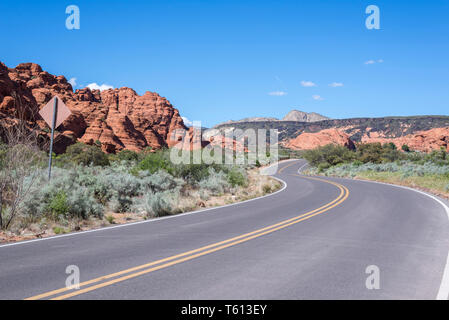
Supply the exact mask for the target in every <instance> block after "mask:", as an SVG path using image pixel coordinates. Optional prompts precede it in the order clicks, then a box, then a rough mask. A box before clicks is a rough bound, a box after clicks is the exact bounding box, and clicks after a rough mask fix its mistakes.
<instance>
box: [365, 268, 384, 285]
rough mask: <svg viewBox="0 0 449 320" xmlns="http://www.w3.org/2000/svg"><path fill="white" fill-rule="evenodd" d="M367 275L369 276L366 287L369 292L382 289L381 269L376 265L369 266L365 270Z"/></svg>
mask: <svg viewBox="0 0 449 320" xmlns="http://www.w3.org/2000/svg"><path fill="white" fill-rule="evenodd" d="M365 273H366V274H369V276H368V277H367V278H366V281H365V286H366V288H367V289H368V290H379V289H380V269H379V267H378V266H376V265H374V264H373V265H369V266H367V267H366V269H365Z"/></svg>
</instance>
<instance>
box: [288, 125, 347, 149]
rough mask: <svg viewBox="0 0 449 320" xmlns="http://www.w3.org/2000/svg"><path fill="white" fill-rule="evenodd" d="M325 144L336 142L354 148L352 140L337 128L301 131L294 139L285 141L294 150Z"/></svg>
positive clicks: (313, 147)
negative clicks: (312, 131)
mask: <svg viewBox="0 0 449 320" xmlns="http://www.w3.org/2000/svg"><path fill="white" fill-rule="evenodd" d="M327 144H336V145H341V146H345V147H348V148H350V149H354V148H355V145H354V142H353V141H352V140H351V139H350V138H349V135H347V134H346V133H345V132H343V131H340V130H337V129H334V128H332V129H325V130H321V131H318V132H314V133H311V132H303V133H301V134H300V135H299V136H297V137H296V138H294V139H291V140H289V141H287V142H286V143H285V146H286V147H287V148H290V149H294V150H309V149H315V148H317V147H321V146H325V145H327Z"/></svg>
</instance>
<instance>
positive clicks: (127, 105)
mask: <svg viewBox="0 0 449 320" xmlns="http://www.w3.org/2000/svg"><path fill="white" fill-rule="evenodd" d="M55 95H58V96H59V97H60V98H61V99H62V100H63V101H64V103H65V104H66V105H67V106H68V107H69V109H70V110H71V111H72V115H71V116H70V117H69V118H68V119H67V120H66V121H64V122H63V124H62V125H61V126H60V127H59V128H58V130H57V134H56V139H55V146H54V148H55V151H56V152H58V153H60V152H64V150H65V149H66V148H67V146H68V145H70V144H72V143H75V142H76V141H81V142H84V143H88V144H94V143H95V144H101V147H102V149H103V151H105V152H117V151H120V150H122V149H129V150H135V151H139V150H142V149H144V148H147V147H151V148H153V149H157V148H161V147H166V146H168V147H170V146H173V145H174V143H176V141H174V140H173V138H172V137H173V133H174V132H175V130H176V129H186V127H185V125H184V123H183V120H182V118H181V116H180V114H179V112H178V110H177V109H175V108H174V107H173V106H172V105H171V104H170V102H169V101H168V100H167V99H165V98H163V97H161V96H159V95H158V94H157V93H154V92H146V93H145V94H144V95H142V96H140V95H138V94H137V93H136V92H135V91H134V90H133V89H131V88H126V87H124V88H120V89H110V90H106V91H102V92H100V91H99V90H90V89H89V88H84V89H81V90H76V92H73V88H72V86H71V84H70V83H68V82H67V80H66V78H65V77H64V76H54V75H51V74H49V73H48V72H46V71H43V70H42V68H41V67H40V66H39V65H37V64H34V63H24V64H20V65H18V66H17V67H16V68H7V67H6V66H5V65H4V64H3V63H0V121H2V120H3V121H5V120H6V119H11V118H17V117H19V116H21V117H22V116H23V118H24V119H25V120H26V121H28V122H29V123H30V125H33V124H37V125H38V126H39V127H40V128H41V129H42V130H43V132H44V131H48V130H45V128H46V127H47V125H46V124H45V122H44V121H43V120H41V119H40V116H39V114H38V112H39V110H40V108H42V107H43V106H44V105H45V104H46V103H48V101H50V99H51V98H52V97H53V96H55ZM23 110H25V111H24V112H22V111H23ZM47 129H48V128H47ZM45 134H47V133H45Z"/></svg>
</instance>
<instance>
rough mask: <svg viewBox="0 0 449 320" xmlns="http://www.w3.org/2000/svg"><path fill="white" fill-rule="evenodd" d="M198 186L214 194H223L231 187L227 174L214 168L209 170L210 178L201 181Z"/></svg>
mask: <svg viewBox="0 0 449 320" xmlns="http://www.w3.org/2000/svg"><path fill="white" fill-rule="evenodd" d="M198 185H199V187H200V188H201V189H205V190H208V191H210V192H211V193H212V194H222V193H224V192H225V191H227V190H229V188H230V187H231V184H230V182H228V176H227V175H226V173H224V172H223V171H218V172H217V171H215V170H214V169H213V168H210V169H209V175H208V177H206V178H204V179H203V180H201V181H200V182H199V183H198Z"/></svg>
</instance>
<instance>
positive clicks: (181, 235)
mask: <svg viewBox="0 0 449 320" xmlns="http://www.w3.org/2000/svg"><path fill="white" fill-rule="evenodd" d="M304 164H305V162H304V161H303V160H298V161H289V162H283V163H281V164H280V166H279V171H278V173H277V174H276V177H278V178H279V179H281V180H283V181H284V182H285V183H286V186H285V188H284V189H283V190H282V191H279V192H277V193H276V194H273V195H269V196H266V197H263V198H260V199H256V200H253V201H247V202H244V203H239V204H235V205H231V206H226V207H221V208H216V209H211V210H204V211H200V212H194V213H191V214H184V215H178V216H173V217H169V218H162V219H157V220H151V221H145V222H142V223H136V224H131V225H125V226H118V227H112V228H105V229H101V230H97V231H93V232H84V233H75V234H69V235H64V236H59V237H54V238H48V239H44V240H38V241H29V242H24V243H18V244H13V245H3V246H0V299H25V298H31V299H435V298H437V297H438V298H447V292H448V280H449V279H448V275H447V273H448V272H447V271H446V272H445V270H446V269H447V267H446V261H447V256H448V250H449V220H448V212H447V211H446V210H448V209H447V208H445V206H444V204H443V203H442V202H439V200H438V199H436V198H432V197H430V196H428V195H425V194H423V193H419V192H416V191H413V190H409V189H405V188H400V187H396V186H391V185H385V184H378V183H372V182H364V181H353V180H347V179H334V178H323V177H304V176H301V175H298V169H299V168H300V167H302V166H303V165H304ZM69 265H75V266H77V267H78V268H79V270H80V278H81V286H80V288H79V289H67V288H66V287H65V283H66V278H67V277H68V276H69V275H68V274H66V268H67V266H69ZM373 265H374V266H376V267H377V268H378V270H379V289H368V288H367V286H366V280H367V278H368V277H369V276H370V274H367V273H366V269H367V267H368V266H373Z"/></svg>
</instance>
